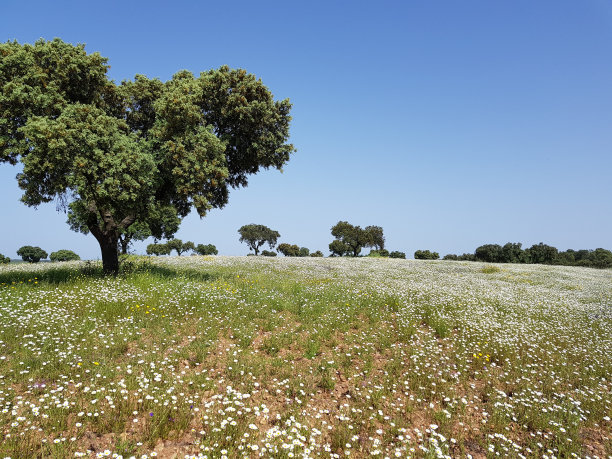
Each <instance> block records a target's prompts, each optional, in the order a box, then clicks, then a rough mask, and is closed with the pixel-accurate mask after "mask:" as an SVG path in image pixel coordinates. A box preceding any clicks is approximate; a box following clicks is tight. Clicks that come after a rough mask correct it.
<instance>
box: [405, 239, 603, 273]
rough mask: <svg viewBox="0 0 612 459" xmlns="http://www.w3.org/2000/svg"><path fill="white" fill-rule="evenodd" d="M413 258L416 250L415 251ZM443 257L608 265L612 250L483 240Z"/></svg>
mask: <svg viewBox="0 0 612 459" xmlns="http://www.w3.org/2000/svg"><path fill="white" fill-rule="evenodd" d="M415 258H417V257H416V253H415ZM443 259H444V260H455V261H482V262H485V263H530V264H544V265H563V266H583V267H588V268H612V252H611V251H610V250H606V249H602V248H597V249H595V250H588V249H582V250H573V249H568V250H565V251H559V250H558V249H557V248H556V247H553V246H550V245H547V244H544V243H543V242H540V243H539V244H534V245H532V246H531V247H529V248H528V249H523V246H522V244H521V243H520V242H508V243H506V244H504V245H503V246H502V245H499V244H484V245H481V246H479V247H477V248H476V250H475V251H474V253H464V254H462V255H455V254H448V255H445V256H444V258H443Z"/></svg>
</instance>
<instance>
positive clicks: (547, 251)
mask: <svg viewBox="0 0 612 459" xmlns="http://www.w3.org/2000/svg"><path fill="white" fill-rule="evenodd" d="M527 253H528V254H529V259H530V260H531V263H539V264H547V265H550V264H552V263H553V262H554V261H555V258H557V254H558V253H559V251H558V250H557V249H556V248H555V247H551V246H550V245H546V244H544V243H542V242H540V243H539V244H534V245H532V246H531V247H529V248H528V249H527Z"/></svg>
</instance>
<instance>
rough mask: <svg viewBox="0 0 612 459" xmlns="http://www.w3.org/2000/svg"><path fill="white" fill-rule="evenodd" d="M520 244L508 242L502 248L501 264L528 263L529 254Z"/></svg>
mask: <svg viewBox="0 0 612 459" xmlns="http://www.w3.org/2000/svg"><path fill="white" fill-rule="evenodd" d="M521 247H522V244H521V243H520V242H508V243H506V244H504V246H503V247H502V253H501V258H500V260H499V262H501V263H527V260H528V256H527V253H526V252H525V251H524V250H523V249H522V248H521Z"/></svg>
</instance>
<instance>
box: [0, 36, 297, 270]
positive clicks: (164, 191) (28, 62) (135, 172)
mask: <svg viewBox="0 0 612 459" xmlns="http://www.w3.org/2000/svg"><path fill="white" fill-rule="evenodd" d="M108 68H109V66H108V64H107V59H106V58H104V57H102V56H100V55H99V54H98V53H92V54H87V53H86V52H85V47H84V45H77V46H74V45H72V44H69V43H65V42H63V41H62V40H60V39H54V40H52V41H45V40H39V41H37V42H36V43H35V44H34V45H30V44H24V45H22V44H19V43H17V42H16V41H14V42H7V43H4V44H0V162H8V163H11V164H17V163H18V162H21V163H22V165H23V170H22V172H20V173H19V174H18V176H17V180H18V184H19V186H20V187H21V188H22V189H23V191H24V194H23V197H22V201H23V202H24V203H25V204H26V205H29V206H37V205H39V204H41V203H44V202H50V201H53V200H56V201H57V202H58V203H59V204H60V206H63V207H65V208H67V207H68V206H69V207H70V211H71V212H75V213H76V214H77V215H75V216H74V217H73V221H78V222H79V224H78V225H73V227H77V228H75V229H78V230H81V231H83V229H84V228H85V230H86V231H89V232H91V234H93V235H94V236H95V238H96V239H97V241H98V243H99V244H100V249H101V251H102V262H103V266H104V270H105V272H107V273H116V272H118V268H119V265H118V256H117V243H118V241H119V237H120V235H122V234H126V232H127V231H128V229H129V228H130V227H131V226H132V225H134V224H135V223H139V224H140V225H141V226H145V227H148V228H149V229H150V231H151V234H152V235H153V236H154V237H158V238H161V237H162V236H164V237H168V236H169V234H168V231H167V230H168V228H167V227H166V226H167V225H165V222H167V221H168V219H167V218H162V216H168V215H171V216H172V215H175V216H176V217H177V218H179V219H180V218H183V217H185V216H186V215H187V214H188V213H189V212H190V210H191V209H192V208H195V210H196V211H197V212H198V214H199V215H200V216H204V215H206V213H207V212H208V211H209V210H210V209H212V208H220V207H223V206H224V205H225V204H226V203H227V201H228V194H229V189H230V188H236V187H243V186H246V185H247V184H248V176H249V175H251V174H255V173H257V172H258V171H259V170H260V169H261V168H270V167H274V168H277V169H281V168H282V166H283V165H284V164H285V163H286V162H287V161H288V160H289V157H290V155H291V153H292V152H293V151H294V148H293V146H292V145H291V144H289V143H287V140H288V137H289V122H290V120H291V117H290V116H289V111H290V108H291V104H290V103H289V101H288V100H282V101H275V100H274V99H273V96H272V94H271V93H270V91H269V90H268V89H267V88H266V87H265V86H264V85H263V83H262V82H261V80H258V79H257V78H256V77H255V76H253V75H252V74H249V73H247V72H246V71H245V70H234V69H230V68H228V67H225V66H224V67H221V68H219V69H216V70H210V71H206V72H202V73H201V74H200V76H198V77H196V76H194V75H193V74H192V73H190V72H188V71H180V72H178V73H176V74H175V75H174V76H173V77H172V79H170V80H169V81H166V82H162V81H160V80H159V79H150V78H147V77H146V76H143V75H136V76H135V78H134V80H132V81H124V82H122V83H121V84H117V83H115V82H114V81H112V80H110V79H109V78H108V75H107V70H108ZM170 232H172V231H170Z"/></svg>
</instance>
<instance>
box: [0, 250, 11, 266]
mask: <svg viewBox="0 0 612 459" xmlns="http://www.w3.org/2000/svg"><path fill="white" fill-rule="evenodd" d="M10 262H11V259H10V258H9V257H6V256H4V255H2V254H1V253H0V265H4V264H6V263H10Z"/></svg>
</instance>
